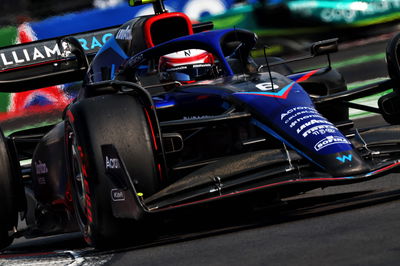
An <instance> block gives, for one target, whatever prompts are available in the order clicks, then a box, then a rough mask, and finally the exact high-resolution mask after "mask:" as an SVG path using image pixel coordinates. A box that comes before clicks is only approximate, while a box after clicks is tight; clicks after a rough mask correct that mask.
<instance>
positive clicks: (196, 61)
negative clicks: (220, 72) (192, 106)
mask: <svg viewBox="0 0 400 266" xmlns="http://www.w3.org/2000/svg"><path fill="white" fill-rule="evenodd" d="M214 62H215V60H214V56H213V55H212V54H211V53H209V52H207V51H205V50H201V49H187V50H182V51H178V52H174V53H170V54H167V55H163V56H161V57H160V60H159V64H158V70H159V73H160V80H161V81H162V82H165V81H179V82H181V83H191V82H195V81H198V80H205V79H212V78H215V77H216V74H217V73H216V68H215V66H214Z"/></svg>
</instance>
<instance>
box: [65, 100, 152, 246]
mask: <svg viewBox="0 0 400 266" xmlns="http://www.w3.org/2000/svg"><path fill="white" fill-rule="evenodd" d="M148 123H149V121H148V120H147V119H146V115H145V111H144V108H143V106H142V105H141V104H140V103H139V101H138V100H137V99H135V98H133V97H131V96H128V95H104V96H98V97H93V98H88V99H84V100H82V101H79V102H77V103H75V104H73V105H72V106H71V107H70V108H69V111H68V112H67V118H66V138H67V151H68V158H69V176H70V180H71V184H72V187H73V196H74V207H75V211H76V215H77V219H78V223H79V225H80V227H81V231H82V233H83V235H84V238H85V240H86V242H87V243H88V244H90V245H92V246H96V247H107V246H108V245H110V244H112V245H115V244H124V243H123V242H124V241H122V240H127V239H128V238H129V240H136V241H137V240H140V239H139V238H141V237H143V233H144V234H146V232H145V231H146V230H143V225H142V224H141V222H140V221H135V220H131V219H119V218H115V217H114V216H113V213H112V208H111V201H112V199H111V189H112V182H111V180H109V178H108V177H107V175H106V173H105V163H104V159H103V156H102V151H101V146H102V145H105V144H113V145H114V146H115V148H116V149H117V151H118V153H119V155H120V157H121V159H122V160H123V161H124V163H125V165H126V168H127V170H128V172H129V174H130V176H131V177H132V178H133V179H134V183H135V189H136V191H137V192H141V193H143V194H144V196H149V195H151V194H153V193H154V192H156V190H157V189H158V186H159V182H158V176H157V172H156V167H155V162H154V154H153V146H152V135H151V131H150V129H149V124H148ZM110 240H115V241H110ZM116 241H117V242H116Z"/></svg>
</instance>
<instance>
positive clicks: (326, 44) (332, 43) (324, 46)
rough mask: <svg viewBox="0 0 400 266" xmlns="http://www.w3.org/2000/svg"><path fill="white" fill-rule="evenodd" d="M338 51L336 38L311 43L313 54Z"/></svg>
mask: <svg viewBox="0 0 400 266" xmlns="http://www.w3.org/2000/svg"><path fill="white" fill-rule="evenodd" d="M337 51H338V38H334V39H329V40H324V41H319V42H315V43H313V44H312V45H311V54H312V55H313V56H317V55H324V54H330V53H335V52H337Z"/></svg>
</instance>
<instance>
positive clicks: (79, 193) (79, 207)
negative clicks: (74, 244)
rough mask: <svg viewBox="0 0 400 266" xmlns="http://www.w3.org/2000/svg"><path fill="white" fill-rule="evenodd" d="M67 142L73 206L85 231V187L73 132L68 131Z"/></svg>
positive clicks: (79, 154)
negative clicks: (74, 198) (68, 145)
mask: <svg viewBox="0 0 400 266" xmlns="http://www.w3.org/2000/svg"><path fill="white" fill-rule="evenodd" d="M68 138H69V143H70V147H69V148H70V158H71V165H70V167H71V177H72V181H73V186H74V190H75V192H74V193H75V196H76V200H75V206H76V211H77V212H78V220H79V223H80V226H81V227H82V228H83V229H84V230H85V231H86V229H87V218H86V209H87V207H88V206H87V202H86V197H87V194H88V193H87V191H86V188H85V181H84V178H85V177H84V174H83V171H82V169H83V168H82V166H83V162H82V157H81V152H80V149H79V145H78V143H77V140H76V137H75V134H74V133H73V132H70V133H69V135H68Z"/></svg>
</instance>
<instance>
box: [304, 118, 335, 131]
mask: <svg viewBox="0 0 400 266" xmlns="http://www.w3.org/2000/svg"><path fill="white" fill-rule="evenodd" d="M314 124H331V123H330V122H328V121H326V120H325V119H312V120H310V121H308V122H305V123H304V124H301V125H300V127H298V128H297V130H296V133H297V134H300V132H301V131H303V129H305V128H306V127H309V126H311V125H314ZM331 125H332V124H331Z"/></svg>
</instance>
